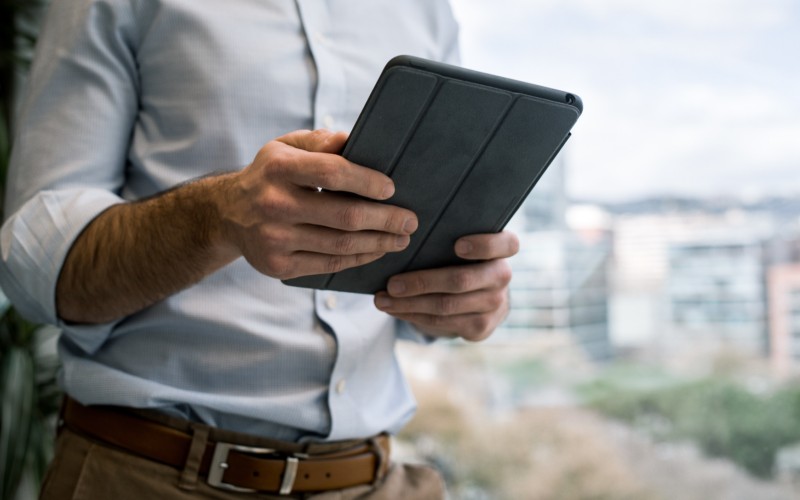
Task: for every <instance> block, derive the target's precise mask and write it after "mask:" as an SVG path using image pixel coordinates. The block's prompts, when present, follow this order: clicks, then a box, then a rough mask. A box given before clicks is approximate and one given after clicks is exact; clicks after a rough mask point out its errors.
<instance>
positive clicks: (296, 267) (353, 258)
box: [251, 252, 385, 280]
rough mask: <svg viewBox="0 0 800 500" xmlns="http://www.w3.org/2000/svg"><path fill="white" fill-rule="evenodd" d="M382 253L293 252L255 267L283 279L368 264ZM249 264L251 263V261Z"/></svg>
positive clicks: (334, 271)
mask: <svg viewBox="0 0 800 500" xmlns="http://www.w3.org/2000/svg"><path fill="white" fill-rule="evenodd" d="M384 255H385V254H383V253H362V254H357V255H326V254H321V253H316V252H294V253H292V254H290V255H283V256H280V257H274V258H271V259H268V260H267V261H266V262H262V263H257V265H256V268H257V269H258V270H259V271H260V272H262V273H264V274H266V275H268V276H272V277H274V278H278V279H282V280H285V279H291V278H297V277H298V276H310V275H312V274H328V273H336V272H339V271H342V270H344V269H349V268H351V267H357V266H363V265H364V264H369V263H370V262H373V261H375V260H378V259H380V258H381V257H383V256H384ZM251 264H253V263H252V262H251Z"/></svg>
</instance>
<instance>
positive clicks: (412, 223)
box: [403, 219, 417, 234]
mask: <svg viewBox="0 0 800 500" xmlns="http://www.w3.org/2000/svg"><path fill="white" fill-rule="evenodd" d="M416 230H417V221H416V219H406V221H405V222H404V223H403V232H404V233H406V234H411V233H413V232H414V231H416Z"/></svg>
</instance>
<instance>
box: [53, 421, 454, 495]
mask: <svg viewBox="0 0 800 500" xmlns="http://www.w3.org/2000/svg"><path fill="white" fill-rule="evenodd" d="M200 435H201V436H203V433H200ZM206 435H207V434H206ZM202 444H203V445H204V444H205V443H204V442H203V443H202ZM203 448H205V446H199V445H198V446H194V445H193V446H192V451H190V452H189V457H187V460H186V465H185V467H184V469H183V470H178V469H175V468H173V467H170V466H169V465H163V464H160V463H157V462H153V461H150V460H148V459H145V458H141V457H139V456H135V455H132V454H130V453H127V452H125V451H122V450H119V449H117V448H115V447H112V446H109V445H106V444H104V443H100V442H97V441H95V440H93V439H90V438H87V437H84V436H82V435H80V434H78V433H75V432H73V431H71V430H69V429H66V428H64V429H62V430H61V432H60V434H59V437H58V439H57V441H56V453H55V458H54V459H53V462H52V463H51V465H50V468H49V470H48V472H47V475H46V477H45V481H44V483H43V485H42V491H41V496H40V497H39V498H40V499H41V500H66V499H70V500H150V499H154V500H161V499H164V500H172V499H175V500H198V499H217V500H234V499H235V500H244V499H248V498H249V499H265V498H269V499H277V498H284V499H285V498H304V499H306V498H307V499H314V500H328V499H330V500H334V499H336V500H345V499H356V498H359V499H371V500H378V499H387V500H388V499H405V498H408V499H414V500H416V499H432V500H434V499H436V500H439V499H443V498H444V496H445V493H444V484H443V481H442V479H441V477H440V476H439V474H438V472H436V471H435V470H434V469H433V468H431V467H427V466H422V465H409V464H392V466H391V467H390V469H389V471H388V472H387V474H386V476H384V478H383V479H382V480H381V481H380V482H379V483H378V484H375V485H362V486H355V487H352V488H347V489H344V490H337V491H328V492H324V493H314V494H305V495H289V496H275V495H271V494H261V493H236V492H230V491H225V490H220V489H216V488H213V487H211V486H209V485H208V484H206V481H205V478H204V477H201V476H198V474H197V467H198V464H199V462H200V457H201V454H202V449H203ZM195 450H197V452H196V453H195Z"/></svg>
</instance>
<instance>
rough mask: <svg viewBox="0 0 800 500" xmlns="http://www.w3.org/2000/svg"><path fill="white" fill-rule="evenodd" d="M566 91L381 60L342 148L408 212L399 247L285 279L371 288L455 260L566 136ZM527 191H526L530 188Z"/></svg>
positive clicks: (514, 203) (575, 106)
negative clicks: (410, 229)
mask: <svg viewBox="0 0 800 500" xmlns="http://www.w3.org/2000/svg"><path fill="white" fill-rule="evenodd" d="M582 109H583V106H582V103H581V100H580V98H579V97H578V96H576V95H575V94H572V93H569V92H563V91H560V90H555V89H551V88H546V87H542V86H538V85H533V84H529V83H524V82H520V81H515V80H510V79H506V78H501V77H498V76H494V75H490V74H486V73H480V72H477V71H470V70H467V69H464V68H460V67H457V66H451V65H446V64H442V63H437V62H434V61H429V60H426V59H420V58H417V57H411V56H398V57H395V58H393V59H392V60H391V61H389V63H388V64H387V65H386V67H385V68H384V70H383V72H382V73H381V76H380V78H379V79H378V82H377V83H376V84H375V87H374V88H373V90H372V93H371V94H370V97H369V99H368V100H367V103H366V105H365V106H364V109H363V110H362V111H361V114H360V116H359V118H358V120H357V121H356V124H355V126H354V127H353V130H352V132H351V134H350V137H349V139H348V141H347V143H346V145H345V147H344V150H343V151H342V155H343V156H344V157H345V158H347V159H348V160H350V161H352V162H354V163H357V164H359V165H363V166H366V167H370V168H374V169H376V170H379V171H381V172H383V173H384V174H386V175H388V176H389V177H391V178H392V179H393V180H394V183H395V194H394V196H393V197H392V198H391V199H389V200H387V201H386V203H391V204H393V205H398V206H401V207H405V208H408V209H410V210H412V211H414V212H415V213H416V214H417V217H418V219H419V227H418V229H417V231H416V232H415V233H414V234H413V235H411V241H410V243H409V245H408V247H407V248H406V249H405V250H403V251H401V252H392V253H387V254H386V255H385V256H383V257H381V258H380V259H378V260H376V261H374V262H371V263H369V264H365V265H363V266H359V267H355V268H350V269H346V270H343V271H340V272H338V273H332V274H320V275H313V276H303V277H299V278H293V279H289V280H285V281H284V283H286V284H287V285H292V286H301V287H308V288H317V289H328V290H340V291H345V292H356V293H370V294H372V293H375V292H378V291H380V290H385V289H386V283H387V281H388V280H389V278H390V277H391V276H393V275H395V274H399V273H403V272H407V271H414V270H418V269H429V268H436V267H442V266H451V265H458V264H464V263H466V262H474V261H465V260H462V259H460V258H459V257H457V256H456V254H455V251H454V249H453V246H454V244H455V241H456V240H457V239H458V238H460V237H461V236H465V235H468V234H479V233H494V232H498V231H500V230H502V229H503V227H504V226H505V225H506V223H507V222H508V220H509V219H510V218H511V216H512V215H514V213H515V212H516V211H517V209H518V208H519V206H520V205H521V204H522V202H523V200H524V199H525V198H526V197H527V196H528V194H529V193H530V192H531V190H532V189H533V187H534V186H535V185H536V182H537V181H538V180H539V178H540V177H541V175H542V174H543V173H544V171H545V169H546V168H547V167H548V165H550V163H551V162H552V161H553V159H554V158H555V156H556V155H557V154H558V152H559V150H560V149H561V147H562V146H563V145H564V143H565V142H566V141H567V139H568V138H569V136H570V129H571V128H572V126H573V125H574V124H575V122H576V121H577V119H578V117H579V116H580V114H581V111H582ZM533 195H534V196H535V192H534V194H533Z"/></svg>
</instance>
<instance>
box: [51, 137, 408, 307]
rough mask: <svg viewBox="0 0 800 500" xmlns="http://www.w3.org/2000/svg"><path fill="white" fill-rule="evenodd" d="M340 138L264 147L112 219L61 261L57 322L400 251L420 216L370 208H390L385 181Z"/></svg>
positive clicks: (99, 223)
mask: <svg viewBox="0 0 800 500" xmlns="http://www.w3.org/2000/svg"><path fill="white" fill-rule="evenodd" d="M346 139H347V134H343V133H338V134H335V133H332V132H328V131H324V130H318V131H315V132H309V131H297V132H292V133H290V134H287V135H285V136H283V137H280V138H278V139H276V140H275V141H272V142H270V143H268V144H266V145H265V146H264V147H263V148H262V149H261V151H259V153H258V155H257V156H256V158H255V160H254V161H253V163H252V164H251V165H249V166H248V167H247V168H245V169H244V170H242V171H240V172H235V173H230V174H224V175H218V176H211V177H204V178H201V179H198V180H196V181H194V182H189V183H187V184H184V185H181V186H178V187H177V188H175V189H170V190H167V191H165V192H163V193H161V194H159V195H156V196H153V197H151V198H147V199H144V200H141V201H138V202H133V203H120V204H118V205H114V206H112V207H110V208H108V209H107V210H105V211H104V212H103V213H101V214H100V215H98V216H97V217H96V218H95V219H94V220H93V221H92V222H91V223H89V225H88V226H87V227H86V228H85V229H84V231H83V232H82V233H81V234H80V236H78V238H77V239H76V240H75V242H74V243H73V245H72V248H71V249H70V251H69V253H68V255H67V258H66V260H65V261H64V265H63V266H62V268H61V273H60V274H59V278H58V283H57V285H56V307H57V310H58V315H59V317H60V318H61V319H63V320H65V321H68V322H73V323H105V322H109V321H113V320H117V319H119V318H122V317H125V316H127V315H129V314H132V313H135V312H137V311H140V310H142V309H143V308H145V307H147V306H149V305H151V304H153V303H155V302H157V301H159V300H161V299H163V298H165V297H168V296H170V295H172V294H174V293H177V292H179V291H181V290H183V289H185V288H186V287H189V286H191V285H193V284H194V283H197V282H198V281H200V280H201V279H203V278H204V277H205V276H207V275H209V274H210V273H212V272H214V271H216V270H218V269H220V268H221V267H223V266H225V265H227V264H229V263H230V262H232V261H233V260H235V259H237V258H238V257H240V256H244V257H245V258H246V259H247V261H248V262H249V263H250V264H251V265H252V266H253V267H254V268H255V269H257V270H258V271H260V272H262V273H264V274H266V275H269V276H272V277H275V278H280V279H287V278H293V277H297V276H303V275H309V274H321V273H329V272H335V271H339V270H341V269H346V268H348V267H353V266H358V265H360V264H366V263H367V262H370V261H372V260H375V259H377V258H379V257H380V256H381V255H383V254H384V253H386V252H394V251H399V250H402V249H403V248H405V247H406V246H407V245H408V242H409V235H410V234H411V233H413V232H414V231H415V230H416V228H417V218H416V216H415V215H414V214H413V213H412V212H410V211H408V210H406V209H403V208H398V207H394V206H391V205H385V204H382V203H377V202H376V201H370V200H385V199H387V198H390V197H391V196H392V194H393V193H394V186H393V184H392V181H391V180H390V179H389V178H388V177H386V176H385V175H383V174H381V173H380V172H377V171H374V170H371V169H369V168H366V167H361V166H358V165H354V164H353V163H350V162H349V161H347V160H345V159H344V158H342V157H341V156H339V155H338V154H337V153H338V152H339V151H340V150H341V149H342V147H343V146H344V142H345V140H346ZM317 188H322V189H321V190H319V189H317ZM353 195H358V196H353Z"/></svg>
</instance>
